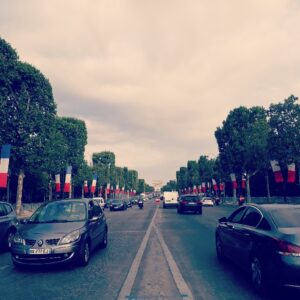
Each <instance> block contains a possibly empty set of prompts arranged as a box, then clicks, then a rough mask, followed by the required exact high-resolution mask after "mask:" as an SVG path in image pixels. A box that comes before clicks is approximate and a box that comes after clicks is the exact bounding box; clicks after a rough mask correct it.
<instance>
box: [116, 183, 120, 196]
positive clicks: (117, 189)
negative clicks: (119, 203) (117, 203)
mask: <svg viewBox="0 0 300 300" xmlns="http://www.w3.org/2000/svg"><path fill="white" fill-rule="evenodd" d="M119 193H120V189H119V185H118V184H117V185H116V194H117V195H119Z"/></svg>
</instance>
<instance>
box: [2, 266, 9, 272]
mask: <svg viewBox="0 0 300 300" xmlns="http://www.w3.org/2000/svg"><path fill="white" fill-rule="evenodd" d="M7 268H9V265H5V266H2V267H0V271H3V270H5V269H7Z"/></svg>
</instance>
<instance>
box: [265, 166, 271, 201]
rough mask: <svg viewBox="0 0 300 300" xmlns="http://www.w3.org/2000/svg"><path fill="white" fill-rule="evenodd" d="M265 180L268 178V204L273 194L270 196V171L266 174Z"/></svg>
mask: <svg viewBox="0 0 300 300" xmlns="http://www.w3.org/2000/svg"><path fill="white" fill-rule="evenodd" d="M265 178H266V188H267V197H268V202H270V200H271V194H270V182H269V172H268V171H266V173H265Z"/></svg>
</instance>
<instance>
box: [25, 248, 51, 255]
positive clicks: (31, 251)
mask: <svg viewBox="0 0 300 300" xmlns="http://www.w3.org/2000/svg"><path fill="white" fill-rule="evenodd" d="M50 250H51V249H49V248H45V249H44V248H43V249H29V254H49V253H50Z"/></svg>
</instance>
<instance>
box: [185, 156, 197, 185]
mask: <svg viewBox="0 0 300 300" xmlns="http://www.w3.org/2000/svg"><path fill="white" fill-rule="evenodd" d="M187 171H188V186H189V187H194V186H198V185H199V183H200V178H199V168H198V163H197V162H196V161H195V160H189V161H188V163H187Z"/></svg>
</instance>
